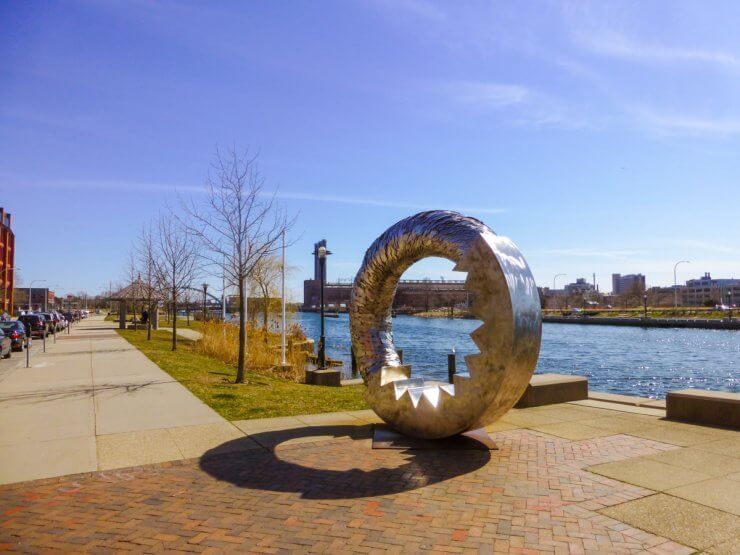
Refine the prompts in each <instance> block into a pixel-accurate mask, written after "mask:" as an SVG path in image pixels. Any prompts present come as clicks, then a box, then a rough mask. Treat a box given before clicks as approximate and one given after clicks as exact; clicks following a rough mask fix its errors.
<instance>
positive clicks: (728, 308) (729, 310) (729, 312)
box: [727, 291, 732, 322]
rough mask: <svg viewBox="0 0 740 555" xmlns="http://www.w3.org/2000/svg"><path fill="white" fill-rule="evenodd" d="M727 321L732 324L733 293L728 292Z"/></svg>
mask: <svg viewBox="0 0 740 555" xmlns="http://www.w3.org/2000/svg"><path fill="white" fill-rule="evenodd" d="M727 310H728V312H727V319H728V320H729V321H730V322H732V291H728V292H727Z"/></svg>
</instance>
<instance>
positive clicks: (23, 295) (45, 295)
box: [13, 287, 56, 312]
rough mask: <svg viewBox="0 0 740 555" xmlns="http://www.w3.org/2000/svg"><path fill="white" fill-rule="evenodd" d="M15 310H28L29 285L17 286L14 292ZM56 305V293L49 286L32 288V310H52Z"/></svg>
mask: <svg viewBox="0 0 740 555" xmlns="http://www.w3.org/2000/svg"><path fill="white" fill-rule="evenodd" d="M13 295H14V297H15V300H14V303H15V304H14V309H15V312H20V311H21V310H28V287H16V288H15V292H14V293H13ZM55 305H56V295H55V294H54V291H50V290H49V288H48V287H32V288H31V310H44V309H47V310H50V309H51V308H53V307H54V306H55Z"/></svg>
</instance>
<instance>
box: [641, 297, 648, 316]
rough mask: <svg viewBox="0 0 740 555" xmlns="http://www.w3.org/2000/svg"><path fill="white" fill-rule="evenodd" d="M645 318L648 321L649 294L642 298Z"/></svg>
mask: <svg viewBox="0 0 740 555" xmlns="http://www.w3.org/2000/svg"><path fill="white" fill-rule="evenodd" d="M642 306H643V317H644V318H645V320H647V294H645V295H643V296H642Z"/></svg>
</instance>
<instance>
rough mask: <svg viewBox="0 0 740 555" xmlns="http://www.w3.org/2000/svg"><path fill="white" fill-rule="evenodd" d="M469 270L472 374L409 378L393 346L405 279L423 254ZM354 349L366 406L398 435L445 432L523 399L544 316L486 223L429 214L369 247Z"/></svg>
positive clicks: (353, 326)
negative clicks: (397, 299)
mask: <svg viewBox="0 0 740 555" xmlns="http://www.w3.org/2000/svg"><path fill="white" fill-rule="evenodd" d="M432 256H434V257H442V258H447V259H449V260H451V261H452V262H454V263H455V267H454V270H457V271H464V272H467V274H468V275H467V279H466V282H465V285H466V288H467V290H468V293H469V295H470V299H471V303H470V305H471V306H470V309H471V311H472V313H473V314H474V315H475V316H476V317H477V318H479V319H480V320H482V321H483V324H482V325H481V326H480V327H479V328H477V329H476V330H475V331H473V332H472V333H471V334H470V336H471V337H472V339H473V341H474V342H475V344H476V345H477V347H478V349H479V350H480V352H479V353H477V354H474V355H468V356H466V357H465V362H466V364H467V367H468V371H469V373H467V374H456V375H455V377H454V383H453V384H447V383H442V382H433V381H429V380H425V379H424V378H412V377H411V367H410V366H405V365H403V364H401V361H400V360H399V358H398V354H397V352H396V349H395V347H394V345H393V332H392V323H391V308H392V305H393V297H394V295H395V292H396V286H397V285H398V281H399V280H400V278H401V275H403V273H404V272H405V271H406V269H408V268H409V266H411V265H412V264H414V263H415V262H418V261H419V260H421V259H423V258H427V257H432ZM350 331H351V335H352V346H353V348H354V352H355V357H356V360H357V364H358V367H359V370H360V372H361V374H362V378H363V380H364V382H365V385H366V386H367V391H366V394H365V397H366V399H367V402H368V404H369V405H370V407H371V408H372V409H373V410H374V411H375V412H376V413H377V414H378V416H380V417H381V418H382V419H383V420H384V421H385V422H387V423H388V424H390V425H391V426H393V427H394V428H395V429H397V430H398V431H400V432H402V433H405V434H407V435H410V436H414V437H420V438H428V439H434V438H443V437H449V436H452V435H454V434H457V433H461V432H464V431H467V430H470V429H474V428H477V427H481V426H485V425H487V424H490V423H491V422H493V421H494V420H496V419H497V418H499V417H500V416H502V415H503V414H504V413H506V412H507V411H508V410H509V409H511V407H513V406H514V404H515V403H516V402H517V401H518V400H519V398H520V397H521V395H522V393H524V390H525V389H526V387H527V384H528V383H529V380H530V378H531V377H532V373H533V372H534V368H535V365H536V364H537V357H538V356H539V350H540V338H541V335H542V317H541V313H540V300H539V294H538V291H537V286H536V285H535V282H534V278H533V277H532V273H531V272H530V270H529V266H528V265H527V262H526V261H525V260H524V257H523V256H522V254H521V252H519V249H518V248H517V247H516V245H514V243H513V242H512V241H511V240H509V239H508V238H506V237H502V236H499V235H496V234H495V233H494V232H493V231H491V229H489V228H488V226H486V225H485V224H484V223H483V222H481V221H479V220H476V219H474V218H468V217H465V216H463V215H461V214H458V213H456V212H449V211H445V210H435V211H430V212H422V213H420V214H416V215H415V216H411V217H409V218H406V219H404V220H401V221H400V222H398V223H396V224H395V225H393V226H391V227H390V228H389V229H388V230H387V231H386V232H385V233H383V234H382V235H381V236H380V237H378V238H377V239H376V240H375V242H374V243H373V244H372V245H371V246H370V248H369V249H368V250H367V252H366V253H365V259H364V260H363V262H362V267H361V268H360V271H359V272H358V273H357V276H356V277H355V281H354V285H353V287H352V305H351V309H350Z"/></svg>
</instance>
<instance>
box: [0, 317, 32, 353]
mask: <svg viewBox="0 0 740 555" xmlns="http://www.w3.org/2000/svg"><path fill="white" fill-rule="evenodd" d="M0 330H1V331H3V332H5V336H6V337H9V338H10V346H11V348H12V349H13V350H14V351H22V350H23V348H24V347H25V346H26V326H24V325H23V322H19V321H18V320H13V321H10V322H0Z"/></svg>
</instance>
